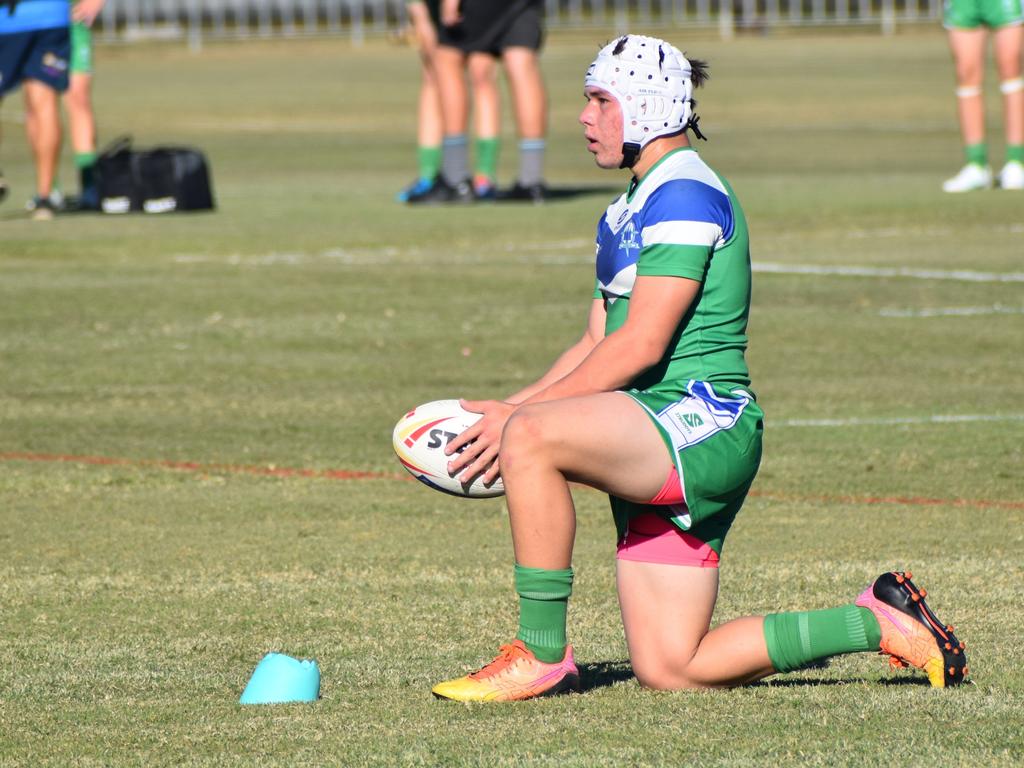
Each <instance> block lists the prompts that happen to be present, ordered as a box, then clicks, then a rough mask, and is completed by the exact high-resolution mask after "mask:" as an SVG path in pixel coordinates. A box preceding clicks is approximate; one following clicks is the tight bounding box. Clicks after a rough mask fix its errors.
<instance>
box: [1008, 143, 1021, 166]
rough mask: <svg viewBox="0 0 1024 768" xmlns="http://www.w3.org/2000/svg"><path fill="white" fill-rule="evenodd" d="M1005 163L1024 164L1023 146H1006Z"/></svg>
mask: <svg viewBox="0 0 1024 768" xmlns="http://www.w3.org/2000/svg"><path fill="white" fill-rule="evenodd" d="M1006 162H1008V163H1013V162H1017V163H1024V144H1007V145H1006Z"/></svg>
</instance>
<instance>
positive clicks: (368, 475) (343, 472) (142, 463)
mask: <svg viewBox="0 0 1024 768" xmlns="http://www.w3.org/2000/svg"><path fill="white" fill-rule="evenodd" d="M0 461H32V462H40V463H65V464H90V465H95V466H118V467H150V468H156V469H170V470H177V471H182V472H200V473H211V474H212V473H222V474H236V475H261V476H264V477H319V478H324V479H328V480H411V479H412V478H411V477H410V476H409V475H407V474H403V473H398V472H361V471H355V470H349V469H306V468H302V467H278V466H274V465H263V466H253V465H245V464H203V463H202V462H197V461H170V460H167V459H127V458H118V457H112V456H79V455H74V454H64V453H28V452H24V451H6V452H0ZM750 495H751V496H752V497H754V498H759V499H768V500H770V501H793V502H808V501H811V502H820V503H822V504H860V505H875V504H894V505H898V506H911V507H937V506H948V507H969V508H973V509H985V508H996V509H1024V501H1001V500H997V499H936V498H929V497H927V496H805V495H798V494H785V493H773V492H770V491H751V492H750Z"/></svg>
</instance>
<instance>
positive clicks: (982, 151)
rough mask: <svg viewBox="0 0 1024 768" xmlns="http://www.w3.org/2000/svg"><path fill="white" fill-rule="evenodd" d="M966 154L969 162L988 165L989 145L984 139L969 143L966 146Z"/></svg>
mask: <svg viewBox="0 0 1024 768" xmlns="http://www.w3.org/2000/svg"><path fill="white" fill-rule="evenodd" d="M964 155H965V156H966V157H967V162H968V163H974V164H975V165H981V166H985V165H988V145H987V144H986V143H985V142H984V141H979V142H978V143H977V144H968V145H967V146H966V147H964Z"/></svg>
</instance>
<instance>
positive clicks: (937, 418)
mask: <svg viewBox="0 0 1024 768" xmlns="http://www.w3.org/2000/svg"><path fill="white" fill-rule="evenodd" d="M981 421H989V422H1006V421H1024V413H976V414H961V415H948V416H945V415H941V414H936V415H933V416H893V417H891V418H876V419H868V418H856V417H854V418H850V419H782V420H780V421H770V420H769V421H768V428H769V429H770V428H771V427H880V426H898V425H903V424H971V423H974V422H981Z"/></svg>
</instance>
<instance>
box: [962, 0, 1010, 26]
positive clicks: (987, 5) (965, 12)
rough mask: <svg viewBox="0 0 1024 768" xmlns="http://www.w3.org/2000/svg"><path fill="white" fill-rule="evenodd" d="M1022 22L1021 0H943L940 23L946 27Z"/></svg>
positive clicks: (1005, 24) (1001, 24)
mask: <svg viewBox="0 0 1024 768" xmlns="http://www.w3.org/2000/svg"><path fill="white" fill-rule="evenodd" d="M1021 22H1024V11H1022V9H1021V0H945V3H944V6H943V15H942V25H943V26H944V27H946V28H947V29H977V28H978V27H988V28H990V29H998V28H999V27H1009V26H1013V25H1015V24H1020V23H1021Z"/></svg>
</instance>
